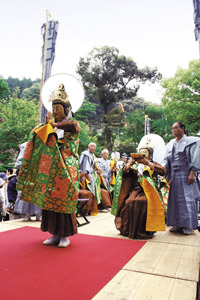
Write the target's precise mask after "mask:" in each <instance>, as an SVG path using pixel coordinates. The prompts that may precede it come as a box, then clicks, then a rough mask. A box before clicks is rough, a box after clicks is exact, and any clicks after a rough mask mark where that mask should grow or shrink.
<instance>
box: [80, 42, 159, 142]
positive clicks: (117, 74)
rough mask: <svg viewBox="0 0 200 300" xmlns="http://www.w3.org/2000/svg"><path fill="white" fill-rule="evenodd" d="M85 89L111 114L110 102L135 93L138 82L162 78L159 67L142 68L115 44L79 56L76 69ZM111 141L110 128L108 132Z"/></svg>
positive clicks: (126, 97) (132, 95) (130, 96)
mask: <svg viewBox="0 0 200 300" xmlns="http://www.w3.org/2000/svg"><path fill="white" fill-rule="evenodd" d="M77 72H78V74H79V75H80V76H81V78H82V82H83V85H84V87H85V89H86V91H89V92H90V93H91V94H92V95H93V98H94V99H96V101H97V102H98V103H99V104H100V105H101V106H102V108H103V112H104V114H108V112H109V107H110V105H111V104H113V103H116V102H117V101H119V100H120V101H121V100H123V99H129V98H132V97H134V96H136V94H137V91H138V89H139V83H145V82H146V81H147V80H149V81H151V82H153V83H154V82H155V81H157V80H160V79H161V74H160V73H158V72H157V69H156V68H154V69H151V68H149V67H145V68H144V69H139V68H138V67H137V65H136V63H135V62H134V61H133V59H132V58H130V57H125V56H123V55H119V50H118V49H117V48H114V47H107V46H105V47H102V48H100V49H98V48H94V49H93V51H91V52H90V53H89V55H88V57H86V58H80V61H79V66H78V69H77ZM105 133H106V136H107V144H108V145H109V144H110V140H109V138H110V135H109V132H106V131H105Z"/></svg>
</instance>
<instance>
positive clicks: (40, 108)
mask: <svg viewBox="0 0 200 300" xmlns="http://www.w3.org/2000/svg"><path fill="white" fill-rule="evenodd" d="M49 16H50V14H49V12H48V10H46V31H45V41H44V56H43V61H42V76H41V85H40V101H39V112H38V124H40V123H41V111H42V97H41V92H42V88H43V85H44V75H45V63H46V52H47V37H48V30H49Z"/></svg>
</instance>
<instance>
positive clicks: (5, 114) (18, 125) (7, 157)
mask: <svg viewBox="0 0 200 300" xmlns="http://www.w3.org/2000/svg"><path fill="white" fill-rule="evenodd" d="M37 116H38V105H36V104H35V103H34V102H33V101H28V102H27V101H26V100H22V99H19V98H17V96H16V95H13V97H11V98H9V103H6V104H4V105H2V106H1V112H0V118H2V119H3V120H4V122H2V123H0V144H1V149H0V163H2V164H7V163H10V162H13V161H14V160H15V158H16V154H17V153H18V150H19V145H20V144H22V143H24V142H26V141H27V139H28V136H29V134H30V132H31V130H32V129H33V128H34V127H35V126H36V125H37Z"/></svg>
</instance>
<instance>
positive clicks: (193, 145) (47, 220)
mask: <svg viewBox="0 0 200 300" xmlns="http://www.w3.org/2000/svg"><path fill="white" fill-rule="evenodd" d="M51 101H52V107H53V113H50V112H48V113H47V115H46V123H45V124H41V125H38V126H37V127H36V128H35V129H33V131H32V132H31V135H30V137H29V140H28V141H27V143H26V147H25V150H24V151H23V152H24V153H23V161H22V165H21V166H20V171H19V168H18V170H17V172H16V173H15V174H11V173H12V171H10V173H9V170H8V171H7V174H5V173H0V207H1V216H3V218H6V215H7V213H6V212H10V214H14V215H15V214H18V215H23V217H24V221H30V220H31V216H32V215H35V216H36V220H37V221H41V230H42V231H48V232H49V233H50V234H51V235H52V237H50V238H49V239H47V240H45V241H44V242H43V244H44V245H52V244H57V245H58V247H67V246H68V245H69V244H70V240H69V239H68V237H69V236H71V235H74V234H76V233H77V221H76V212H77V205H78V200H79V199H81V198H88V199H89V201H87V204H86V205H85V207H84V213H85V214H88V215H96V214H98V213H99V212H111V213H112V214H113V215H114V216H115V226H116V228H117V229H118V230H119V231H120V233H121V234H122V235H124V236H128V237H129V238H132V239H147V238H151V237H153V234H154V233H155V232H156V231H164V230H165V228H166V224H167V225H168V226H171V229H170V232H171V233H180V234H185V235H190V234H193V231H194V230H195V229H197V227H198V214H197V202H198V201H199V200H200V191H199V187H198V178H197V172H198V171H200V155H199V154H200V153H199V152H200V139H199V138H196V137H188V136H187V135H186V129H185V126H184V124H183V123H181V122H176V123H174V125H173V127H172V133H173V136H174V139H173V140H171V141H170V142H169V143H168V144H167V146H166V154H165V159H164V161H163V163H162V164H161V163H158V162H157V161H156V160H155V159H154V148H155V146H156V145H152V144H151V142H150V140H148V139H147V140H146V142H145V143H144V144H143V145H140V147H139V149H138V153H133V154H131V153H129V155H127V154H126V153H122V154H121V155H120V153H118V152H116V151H114V152H113V153H111V155H110V159H109V151H108V149H103V150H102V152H101V157H99V158H97V157H96V156H95V151H96V144H95V143H94V142H91V143H89V145H88V149H86V150H85V151H83V152H82V153H81V155H80V158H79V156H78V146H79V133H80V130H81V129H80V125H79V123H78V122H77V121H76V120H75V119H74V115H73V112H72V108H71V104H70V102H69V100H68V96H67V93H66V92H65V88H64V86H63V85H62V84H61V85H59V87H58V89H57V91H56V93H54V96H53V98H52V99H51ZM129 156H130V157H129ZM18 172H19V175H18ZM6 185H7V187H6ZM13 204H14V208H13Z"/></svg>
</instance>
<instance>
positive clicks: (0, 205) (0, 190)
mask: <svg viewBox="0 0 200 300" xmlns="http://www.w3.org/2000/svg"><path fill="white" fill-rule="evenodd" d="M4 185H5V181H4V180H3V179H2V178H0V221H1V220H2V218H3V217H5V216H6V209H5V194H4Z"/></svg>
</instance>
